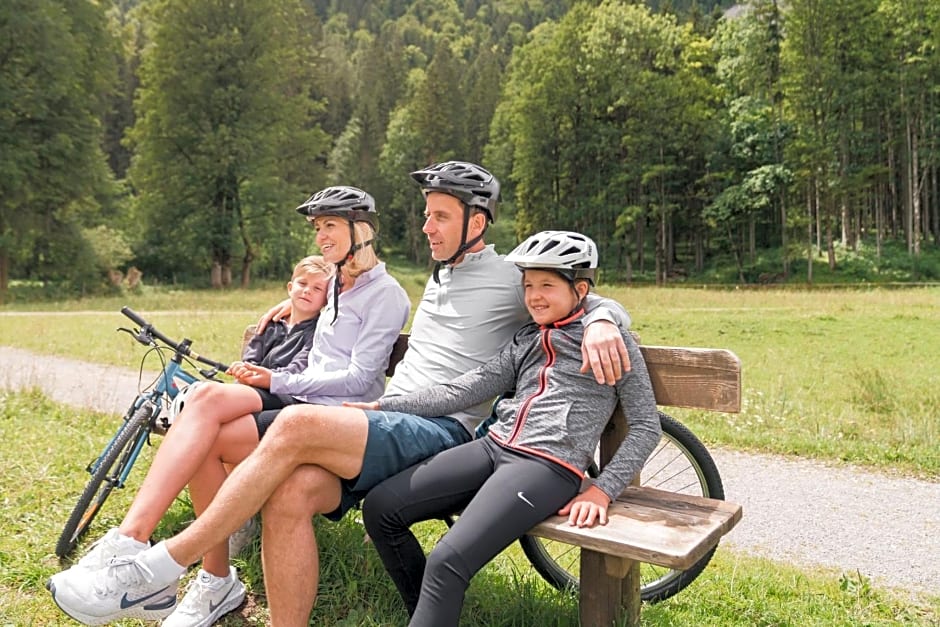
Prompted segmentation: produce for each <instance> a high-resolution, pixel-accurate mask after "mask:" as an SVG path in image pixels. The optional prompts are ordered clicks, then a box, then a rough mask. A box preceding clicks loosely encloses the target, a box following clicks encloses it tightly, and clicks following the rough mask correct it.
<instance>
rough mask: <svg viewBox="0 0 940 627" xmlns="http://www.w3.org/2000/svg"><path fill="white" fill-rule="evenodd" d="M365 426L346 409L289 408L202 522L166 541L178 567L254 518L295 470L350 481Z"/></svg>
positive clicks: (361, 415)
mask: <svg viewBox="0 0 940 627" xmlns="http://www.w3.org/2000/svg"><path fill="white" fill-rule="evenodd" d="M368 431H369V422H368V420H367V419H366V415H365V413H364V412H363V411H362V410H360V409H353V408H351V407H324V406H319V405H292V406H290V407H287V408H286V409H284V410H283V411H282V412H281V413H280V414H279V415H278V417H277V420H275V421H274V424H273V425H272V426H271V428H270V429H268V432H267V433H266V434H265V436H264V439H262V440H261V444H259V445H258V448H256V449H255V450H254V451H253V452H252V453H251V455H249V456H248V457H247V458H245V461H243V462H242V463H241V464H239V465H238V467H237V468H236V469H235V470H234V471H233V472H232V474H231V475H230V476H229V478H228V479H227V480H226V481H225V483H223V484H222V487H221V489H220V490H219V492H218V494H216V497H215V499H214V500H213V501H212V503H211V504H210V505H209V507H208V508H207V509H206V511H205V512H204V513H203V515H202V516H200V517H199V518H197V519H196V521H195V522H194V523H193V524H192V525H190V526H189V527H187V528H186V529H184V530H183V531H182V532H180V533H179V534H178V535H176V536H174V537H173V538H170V539H169V540H167V541H166V548H167V550H168V551H169V553H170V556H171V557H172V558H173V559H174V560H175V561H176V562H177V563H178V564H181V565H184V566H186V565H189V564H192V563H194V562H195V561H196V560H198V559H199V557H200V556H201V555H202V554H203V553H204V552H206V551H207V550H208V549H209V548H211V547H213V546H215V545H217V544H219V543H220V542H222V541H224V540H226V539H227V538H228V537H229V536H230V535H231V534H232V533H233V532H234V531H235V530H236V529H238V527H240V526H241V525H242V523H244V522H245V521H246V520H248V518H249V517H251V516H253V515H254V514H255V513H256V512H258V511H259V510H260V509H261V507H262V506H263V505H264V503H265V501H267V500H268V498H269V497H270V496H271V495H272V494H273V493H274V491H275V490H276V489H277V487H278V486H280V485H281V484H282V483H283V482H284V481H286V480H287V478H288V477H289V476H290V475H291V474H292V473H293V472H294V470H295V469H296V468H297V467H298V466H302V465H304V464H312V465H317V466H321V467H323V468H325V469H326V470H328V471H330V472H332V473H333V474H335V475H337V476H339V477H344V478H352V477H355V476H357V475H358V474H359V471H360V470H361V469H362V458H363V455H364V454H365V448H366V436H367V435H368Z"/></svg>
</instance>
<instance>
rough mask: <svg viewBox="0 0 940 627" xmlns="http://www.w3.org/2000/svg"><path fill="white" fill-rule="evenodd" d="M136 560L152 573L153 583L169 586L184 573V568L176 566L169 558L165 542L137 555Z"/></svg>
mask: <svg viewBox="0 0 940 627" xmlns="http://www.w3.org/2000/svg"><path fill="white" fill-rule="evenodd" d="M137 559H138V560H139V561H140V562H141V563H142V564H144V565H146V566H147V568H149V569H150V572H152V573H153V580H154V583H165V584H166V585H169V584H171V583H173V581H175V580H177V579H179V578H180V577H181V576H182V574H183V573H185V572H186V567H185V566H181V565H180V564H178V563H177V562H176V560H174V559H173V558H172V557H171V556H170V552H169V551H167V549H166V542H158V543H157V544H155V545H153V546H152V547H150V548H149V549H147V550H146V551H144V552H143V553H141V554H140V555H138V556H137Z"/></svg>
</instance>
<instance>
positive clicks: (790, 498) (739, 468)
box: [0, 346, 940, 595]
mask: <svg viewBox="0 0 940 627" xmlns="http://www.w3.org/2000/svg"><path fill="white" fill-rule="evenodd" d="M0 364H2V369H0V388H13V389H20V388H31V387H32V388H39V389H41V390H43V392H44V393H45V394H46V395H47V396H49V397H50V398H52V399H53V400H55V401H57V402H60V403H65V404H69V405H72V406H76V407H87V408H94V409H96V410H98V411H103V412H110V413H115V414H123V413H124V411H125V410H126V409H127V406H128V405H129V404H130V402H131V400H132V399H133V398H134V396H135V392H136V390H137V384H138V375H137V372H135V371H132V370H129V369H122V368H115V367H111V366H102V365H98V364H89V363H85V362H81V361H77V360H73V359H66V358H61V357H51V356H48V355H38V354H35V353H32V352H30V351H25V350H21V349H16V348H9V347H4V346H0ZM151 378H152V377H151ZM147 380H149V379H147ZM712 454H713V455H714V457H715V461H716V463H717V464H718V468H719V470H720V472H721V476H722V480H723V481H724V486H725V495H726V497H727V498H728V499H729V500H733V501H735V502H738V503H740V504H741V505H743V507H744V518H743V519H742V521H741V523H740V524H738V526H737V527H736V528H735V529H734V530H733V531H732V532H731V533H730V534H729V535H728V536H726V538H725V539H724V540H722V545H723V546H730V547H733V548H735V549H737V550H743V551H745V552H748V553H751V554H755V555H761V556H764V557H768V558H771V559H774V560H779V561H783V562H789V563H793V564H806V565H814V566H823V567H828V568H835V569H838V570H840V571H842V572H845V573H849V574H851V575H853V576H854V575H855V573H856V571H857V572H859V573H861V574H862V575H863V576H865V577H870V578H871V579H872V580H873V582H875V583H876V584H880V585H885V586H890V587H894V588H900V589H906V590H909V591H911V592H913V593H928V594H932V595H938V594H940V482H930V481H919V480H916V479H905V478H897V477H891V476H887V475H883V474H879V473H875V472H871V471H865V470H860V469H858V468H854V467H851V466H845V465H829V464H823V463H817V462H813V461H807V460H793V459H788V458H783V457H778V456H772V455H755V454H750V453H741V452H737V451H731V450H723V449H717V450H713V451H712Z"/></svg>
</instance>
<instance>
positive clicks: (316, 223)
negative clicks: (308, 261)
mask: <svg viewBox="0 0 940 627" xmlns="http://www.w3.org/2000/svg"><path fill="white" fill-rule="evenodd" d="M313 228H315V229H316V230H317V246H319V247H320V254H321V255H323V259H324V260H325V261H327V262H329V263H339V262H340V261H342V260H343V259H345V258H346V253H348V252H349V249H350V248H352V241H351V239H350V233H349V221H347V220H344V219H343V218H338V217H336V216H323V217H321V218H315V219H314V220H313Z"/></svg>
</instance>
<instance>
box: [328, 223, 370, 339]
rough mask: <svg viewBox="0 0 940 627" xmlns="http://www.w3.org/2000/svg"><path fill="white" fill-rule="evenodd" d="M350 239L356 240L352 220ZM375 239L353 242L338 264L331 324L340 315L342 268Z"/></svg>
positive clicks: (351, 240) (334, 283)
mask: <svg viewBox="0 0 940 627" xmlns="http://www.w3.org/2000/svg"><path fill="white" fill-rule="evenodd" d="M349 238H350V239H349V241H350V242H355V241H356V227H355V226H354V223H353V221H352V220H350V221H349ZM373 242H375V239H374V238H373V239H370V240H366V241H364V242H359V243H358V244H356V243H353V245H352V246H350V247H349V252H347V253H346V257H345V258H344V259H343V260H342V261H340V262H339V263H337V264H336V280H335V281H334V282H333V320H331V321H330V326H332V325H333V324H335V323H336V318H337V316H339V293H340V290H341V289H342V288H343V273H342V272H341V270H342V269H343V266H345V265H346V262H348V261H352V258H353V255H355V254H356V251H359V250H362V249H363V248H365V247H366V246H372V244H373Z"/></svg>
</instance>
